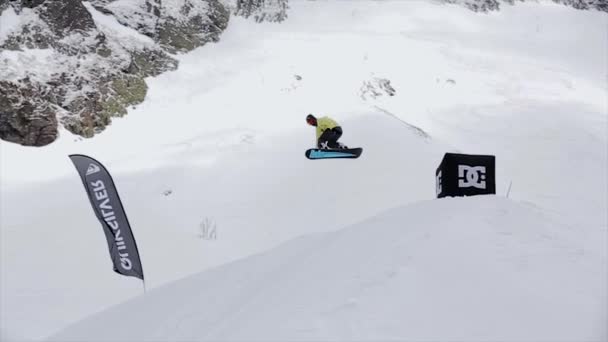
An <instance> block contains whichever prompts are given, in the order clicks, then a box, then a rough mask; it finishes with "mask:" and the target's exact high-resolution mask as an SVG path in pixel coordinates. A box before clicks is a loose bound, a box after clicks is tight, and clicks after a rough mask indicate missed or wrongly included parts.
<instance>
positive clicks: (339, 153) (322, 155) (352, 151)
mask: <svg viewBox="0 0 608 342" xmlns="http://www.w3.org/2000/svg"><path fill="white" fill-rule="evenodd" d="M361 152H363V149H362V148H360V147H357V148H344V149H320V148H311V149H309V150H306V158H308V159H337V158H350V159H354V158H359V156H360V155H361Z"/></svg>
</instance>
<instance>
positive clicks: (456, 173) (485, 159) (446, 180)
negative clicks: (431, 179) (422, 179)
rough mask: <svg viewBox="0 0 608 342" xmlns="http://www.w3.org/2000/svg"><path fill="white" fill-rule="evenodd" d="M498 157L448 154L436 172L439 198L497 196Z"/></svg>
mask: <svg viewBox="0 0 608 342" xmlns="http://www.w3.org/2000/svg"><path fill="white" fill-rule="evenodd" d="M495 164H496V157H494V156H485V155H470V154H457V153H446V154H445V156H444V157H443V160H442V161H441V164H440V165H439V167H438V168H437V171H436V172H435V177H436V186H437V198H442V197H446V196H474V195H486V194H496V165H495Z"/></svg>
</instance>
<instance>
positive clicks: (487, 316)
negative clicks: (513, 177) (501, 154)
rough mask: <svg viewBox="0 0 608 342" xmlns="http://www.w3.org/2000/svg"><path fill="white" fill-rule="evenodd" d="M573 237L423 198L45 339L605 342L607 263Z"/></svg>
mask: <svg viewBox="0 0 608 342" xmlns="http://www.w3.org/2000/svg"><path fill="white" fill-rule="evenodd" d="M576 234H577V232H576V231H575V230H573V229H572V228H571V227H567V226H564V225H563V224H561V223H559V222H555V221H553V220H551V219H549V218H548V217H547V215H546V213H544V212H543V211H541V210H539V209H538V208H536V207H534V206H532V205H530V204H526V203H518V202H512V201H509V200H507V199H504V198H500V197H477V198H468V199H445V200H435V201H425V202H421V203H419V204H415V205H410V206H406V207H400V208H396V209H393V210H390V211H387V212H384V213H382V214H379V215H378V216H376V217H373V218H370V219H368V220H365V221H364V222H361V223H359V224H356V225H354V226H352V227H348V228H345V229H343V230H340V231H338V232H334V233H324V234H316V235H309V236H306V237H302V238H298V239H295V240H293V241H291V242H289V243H286V244H283V245H281V246H280V247H278V248H276V249H273V250H271V251H268V252H266V253H263V254H260V255H257V256H254V257H250V258H248V259H245V260H243V261H239V262H235V263H232V264H229V265H226V266H223V267H219V268H216V269H213V270H210V271H207V272H204V273H201V274H199V275H196V276H193V277H190V278H187V279H184V280H181V281H178V282H176V283H174V284H171V285H168V286H164V287H161V288H158V289H155V290H154V291H151V292H150V293H149V294H148V295H146V296H144V297H138V298H137V299H134V300H131V301H128V302H126V303H124V304H122V305H119V306H116V307H114V308H112V309H110V310H108V311H106V312H103V313H100V314H98V315H94V316H91V317H89V318H87V319H86V320H84V321H82V322H79V323H77V324H76V325H74V326H72V327H69V328H68V329H66V330H65V331H63V332H61V333H59V334H58V335H55V336H52V337H51V338H50V340H52V341H84V340H89V339H90V338H91V337H92V336H94V337H95V340H96V341H194V340H196V341H218V340H232V341H234V340H239V341H245V340H248V341H249V340H265V341H268V340H276V341H286V340H307V341H354V340H373V341H378V340H399V341H531V340H532V341H603V340H605V339H606V338H607V337H608V334H607V333H608V331H607V327H606V325H605V322H606V319H608V312H607V311H606V306H605V302H606V300H608V293H607V288H608V277H607V276H608V270H607V269H606V268H605V260H606V259H605V258H606V255H605V253H604V252H600V251H596V250H590V249H587V248H586V247H585V246H582V245H579V244H578V243H576V242H575V241H576V238H573V237H575V236H576ZM598 252H600V254H598Z"/></svg>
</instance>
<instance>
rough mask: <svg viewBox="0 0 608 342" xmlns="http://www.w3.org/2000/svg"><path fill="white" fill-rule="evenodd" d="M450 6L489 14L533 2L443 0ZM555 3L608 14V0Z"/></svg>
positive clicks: (562, 1) (566, 0)
mask: <svg viewBox="0 0 608 342" xmlns="http://www.w3.org/2000/svg"><path fill="white" fill-rule="evenodd" d="M443 1H444V2H446V3H450V4H461V5H464V6H466V7H467V8H469V9H470V10H472V11H475V12H489V11H498V10H500V6H501V4H509V5H514V4H516V3H518V2H524V1H533V0H443ZM553 2H555V3H559V4H564V5H566V6H571V7H574V8H576V9H580V10H590V9H595V10H598V11H603V12H608V0H553Z"/></svg>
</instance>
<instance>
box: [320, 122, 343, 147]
mask: <svg viewBox="0 0 608 342" xmlns="http://www.w3.org/2000/svg"><path fill="white" fill-rule="evenodd" d="M341 136H342V127H340V126H336V127H334V128H331V129H326V130H325V131H324V132H323V134H321V136H320V137H319V141H318V142H317V147H319V148H340V144H338V139H340V137H341Z"/></svg>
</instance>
